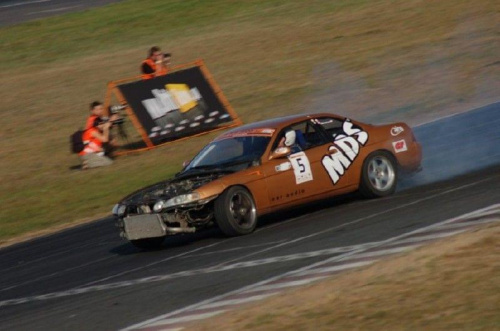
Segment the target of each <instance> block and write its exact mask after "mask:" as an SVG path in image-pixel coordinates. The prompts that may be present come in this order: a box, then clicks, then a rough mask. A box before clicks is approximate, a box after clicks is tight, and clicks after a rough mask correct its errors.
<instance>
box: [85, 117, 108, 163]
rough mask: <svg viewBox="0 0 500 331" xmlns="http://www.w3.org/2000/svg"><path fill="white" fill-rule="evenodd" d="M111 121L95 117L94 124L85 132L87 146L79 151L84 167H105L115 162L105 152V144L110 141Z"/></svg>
mask: <svg viewBox="0 0 500 331" xmlns="http://www.w3.org/2000/svg"><path fill="white" fill-rule="evenodd" d="M111 124H112V123H111V122H110V121H106V122H105V121H103V120H102V119H101V118H100V117H95V118H94V120H93V122H92V126H91V127H90V128H88V129H86V130H85V132H84V133H83V138H82V139H83V141H84V143H85V148H84V149H83V150H82V151H81V152H80V153H79V155H80V158H81V160H82V169H89V168H96V167H103V166H108V165H111V164H113V160H111V159H110V158H109V157H107V156H106V155H105V153H104V144H106V143H109V129H110V127H111Z"/></svg>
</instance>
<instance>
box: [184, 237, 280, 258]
mask: <svg viewBox="0 0 500 331" xmlns="http://www.w3.org/2000/svg"><path fill="white" fill-rule="evenodd" d="M287 240H288V239H283V240H278V241H271V242H266V243H263V244H258V245H248V246H239V247H233V248H228V249H221V250H218V251H212V252H206V253H201V254H196V255H186V256H183V257H182V258H183V259H189V258H199V257H201V256H207V255H214V254H225V253H229V252H235V251H240V250H244V249H249V248H256V247H262V246H269V245H274V244H280V243H282V242H285V241H287Z"/></svg>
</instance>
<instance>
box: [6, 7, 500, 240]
mask: <svg viewBox="0 0 500 331" xmlns="http://www.w3.org/2000/svg"><path fill="white" fill-rule="evenodd" d="M498 22H500V4H499V3H498V1H492V0H478V1H474V2H470V1H459V0H454V1H451V0H450V1H422V0H391V1H389V0H384V1H361V0H358V1H356V0H353V1H347V0H338V1H329V0H325V1H320V0H316V1H298V0H287V1H285V0H282V1H278V0H274V1H272V0H271V1H264V0H256V1H228V0H227V1H221V0H220V1H180V0H179V1H168V2H159V1H152V0H142V1H138V0H135V1H124V2H122V3H118V4H114V5H110V6H106V7H103V8H97V9H92V10H89V11H85V12H81V13H74V14H69V15H64V16H59V17H54V18H48V19H43V20H38V21H34V22H29V23H25V24H21V25H17V26H12V27H4V28H1V29H0V69H1V72H2V74H1V76H0V84H1V86H2V88H1V90H0V98H1V100H2V102H1V105H0V107H1V108H0V110H1V114H2V116H1V119H0V120H1V123H0V124H1V127H2V130H1V131H0V176H1V177H0V182H1V191H0V202H1V205H2V208H1V210H0V243H3V244H5V243H7V242H8V241H9V240H11V239H12V238H16V237H18V236H20V235H25V234H27V233H32V232H33V231H41V230H44V229H47V228H53V227H54V226H62V225H64V224H71V223H74V222H78V221H82V220H85V219H92V218H93V217H95V216H96V215H105V213H109V211H110V209H111V207H112V206H113V204H114V203H115V202H116V201H117V200H118V199H120V198H121V197H122V196H124V195H126V194H128V193H129V192H130V191H132V190H135V189H137V188H139V187H141V186H144V185H146V184H149V183H152V182H155V181H158V180H160V179H163V178H166V177H168V176H170V175H171V174H173V173H174V172H175V171H177V170H178V169H179V168H180V165H181V163H182V161H183V160H184V159H188V158H190V157H191V156H192V155H193V154H194V152H195V151H196V150H197V149H198V148H200V147H201V146H202V145H203V144H204V143H206V142H207V141H208V140H209V139H211V138H213V136H214V135H213V134H211V135H207V136H203V137H199V138H195V139H193V140H189V141H186V142H182V143H180V144H176V145H171V146H167V147H163V148H159V149H156V150H153V151H149V152H146V153H141V154H136V155H130V156H126V157H121V158H119V159H118V160H117V162H116V163H115V165H113V166H112V167H108V168H103V169H95V170H91V171H85V172H84V171H78V170H74V169H72V167H73V166H75V165H77V164H78V158H77V157H76V156H75V155H71V154H70V153H69V146H68V141H69V135H70V134H71V133H72V132H73V131H74V130H76V129H77V128H78V127H80V126H83V123H84V121H85V118H86V116H87V112H88V104H89V103H90V102H91V101H93V100H95V99H101V100H102V99H103V98H104V94H105V89H106V83H107V82H108V81H111V80H116V79H121V78H125V77H130V76H134V75H137V74H138V67H139V64H140V62H141V61H142V59H143V58H144V57H145V53H146V51H147V49H148V48H149V47H150V46H152V45H154V44H157V45H160V46H161V47H162V48H163V49H164V50H166V51H170V52H172V53H173V55H174V57H173V61H174V64H179V63H184V62H190V61H193V60H195V59H197V58H203V59H204V60H205V62H206V64H207V66H208V68H209V69H210V71H211V72H212V74H213V76H214V78H215V79H216V81H217V83H218V84H219V85H220V86H221V88H222V90H223V91H224V93H225V95H226V97H227V98H228V99H229V101H230V103H231V105H232V106H233V108H234V109H235V110H236V111H237V112H238V113H239V115H240V116H241V118H242V119H243V121H244V122H247V123H248V122H252V121H255V120H260V119H264V118H268V117H271V116H279V115H284V114H292V113H299V112H311V111H332V112H336V113H340V114H344V115H347V116H352V117H354V118H356V119H360V120H366V121H370V122H374V123H379V122H386V121H392V120H403V121H406V122H408V123H410V124H418V123H422V122H426V121H429V120H432V119H433V118H436V117H439V116H442V115H446V114H449V113H450V112H458V111H463V110H466V109H469V108H471V107H474V106H479V105H483V104H486V103H489V102H492V101H497V100H498V98H499V89H498V87H499V84H500V81H499V77H500V61H499V60H498V55H499V49H500V41H499V39H500V38H499V29H498Z"/></svg>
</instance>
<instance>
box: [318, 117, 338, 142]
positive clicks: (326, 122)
mask: <svg viewBox="0 0 500 331" xmlns="http://www.w3.org/2000/svg"><path fill="white" fill-rule="evenodd" d="M315 122H316V123H317V124H319V125H321V127H323V129H324V130H325V132H326V133H327V135H328V138H330V139H331V140H335V137H336V136H337V135H339V134H342V133H344V130H343V129H342V125H343V123H344V122H343V121H341V120H339V119H336V118H333V117H320V118H317V119H315Z"/></svg>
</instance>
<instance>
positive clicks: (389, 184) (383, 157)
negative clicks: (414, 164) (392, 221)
mask: <svg viewBox="0 0 500 331" xmlns="http://www.w3.org/2000/svg"><path fill="white" fill-rule="evenodd" d="M397 178H398V173H397V165H396V160H395V159H394V156H392V154H391V153H389V152H385V151H375V152H373V153H371V154H370V155H368V157H367V158H366V159H365V162H364V163H363V169H362V172H361V183H360V186H359V191H360V192H361V194H362V195H363V196H365V197H367V198H377V197H384V196H388V195H391V194H393V193H394V191H395V190H396V185H397Z"/></svg>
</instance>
